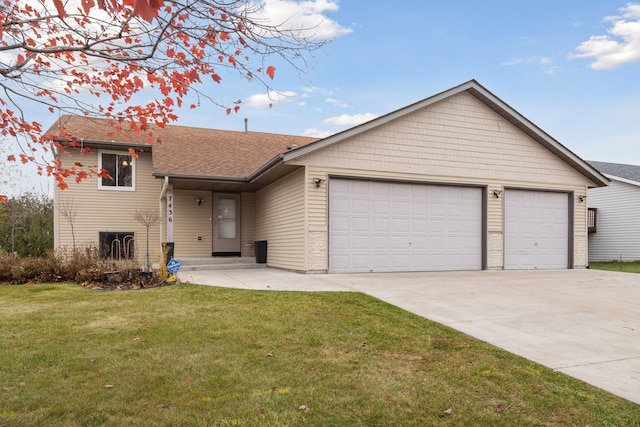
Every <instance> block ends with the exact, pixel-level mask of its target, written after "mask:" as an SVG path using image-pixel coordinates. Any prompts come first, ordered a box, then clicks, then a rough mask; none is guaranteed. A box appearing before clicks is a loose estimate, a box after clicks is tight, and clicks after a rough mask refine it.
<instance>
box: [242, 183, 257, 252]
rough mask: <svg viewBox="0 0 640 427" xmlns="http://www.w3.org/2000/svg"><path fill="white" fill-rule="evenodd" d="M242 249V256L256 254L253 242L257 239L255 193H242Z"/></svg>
mask: <svg viewBox="0 0 640 427" xmlns="http://www.w3.org/2000/svg"><path fill="white" fill-rule="evenodd" d="M240 209H241V212H240V215H241V217H240V239H241V241H240V245H241V247H240V250H241V251H242V256H246V257H251V256H255V250H254V247H253V242H254V240H255V223H254V217H255V195H254V194H253V193H242V194H241V197H240Z"/></svg>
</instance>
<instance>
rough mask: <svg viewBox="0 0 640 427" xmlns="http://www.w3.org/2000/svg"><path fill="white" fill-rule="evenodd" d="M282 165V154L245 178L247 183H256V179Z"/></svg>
mask: <svg viewBox="0 0 640 427" xmlns="http://www.w3.org/2000/svg"><path fill="white" fill-rule="evenodd" d="M282 163H284V154H283V153H281V154H278V155H276V156H275V157H274V158H272V159H271V160H269V161H268V162H267V163H265V164H264V165H262V166H260V167H259V168H258V169H256V171H255V172H253V173H252V174H251V175H249V176H248V177H247V178H248V182H250V183H252V182H254V181H256V180H257V179H260V178H261V177H262V176H264V175H265V174H266V173H267V172H269V171H271V170H272V169H274V168H276V167H277V166H280V165H281V164H282Z"/></svg>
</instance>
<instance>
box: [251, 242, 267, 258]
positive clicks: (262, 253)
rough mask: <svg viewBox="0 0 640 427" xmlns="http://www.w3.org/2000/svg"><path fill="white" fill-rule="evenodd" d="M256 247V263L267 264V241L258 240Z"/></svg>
mask: <svg viewBox="0 0 640 427" xmlns="http://www.w3.org/2000/svg"><path fill="white" fill-rule="evenodd" d="M254 247H255V248H256V263H258V264H266V263H267V241H266V240H258V241H256V242H254Z"/></svg>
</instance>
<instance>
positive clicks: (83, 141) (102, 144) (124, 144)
mask: <svg viewBox="0 0 640 427" xmlns="http://www.w3.org/2000/svg"><path fill="white" fill-rule="evenodd" d="M53 141H55V142H73V140H72V139H70V138H53ZM76 141H77V142H79V143H80V144H82V146H85V145H87V146H95V147H98V148H100V147H126V148H147V149H151V147H152V145H153V144H145V143H139V142H137V143H127V142H116V141H98V140H92V139H89V140H87V139H84V138H78V139H77V140H76Z"/></svg>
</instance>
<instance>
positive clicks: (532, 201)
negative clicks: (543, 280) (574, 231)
mask: <svg viewBox="0 0 640 427" xmlns="http://www.w3.org/2000/svg"><path fill="white" fill-rule="evenodd" d="M504 206H505V228H504V233H505V234H504V236H505V237H504V246H505V248H504V251H505V255H504V268H505V269H563V268H567V267H568V253H569V198H568V196H567V194H566V193H551V192H544V191H525V190H506V191H505V193H504Z"/></svg>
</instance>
